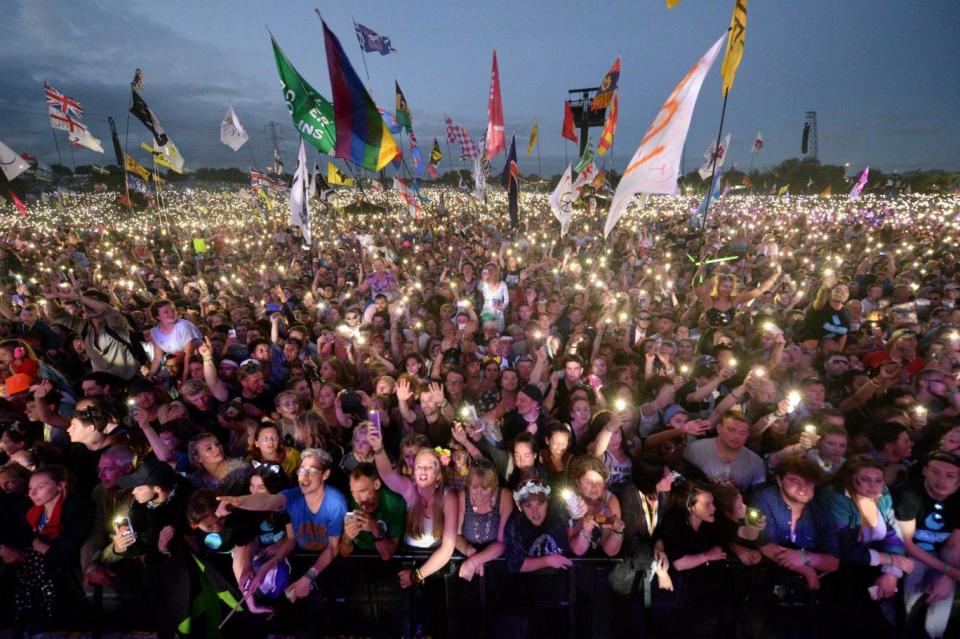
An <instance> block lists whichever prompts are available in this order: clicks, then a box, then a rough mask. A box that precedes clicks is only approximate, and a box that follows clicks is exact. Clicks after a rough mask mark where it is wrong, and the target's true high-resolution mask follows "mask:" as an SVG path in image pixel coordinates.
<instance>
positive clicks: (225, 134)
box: [220, 106, 250, 151]
mask: <svg viewBox="0 0 960 639" xmlns="http://www.w3.org/2000/svg"><path fill="white" fill-rule="evenodd" d="M249 139H250V136H248V135H247V132H246V131H245V130H244V128H243V125H242V124H240V118H238V117H237V114H236V112H235V111H234V110H233V107H232V106H228V107H227V114H226V115H225V116H223V122H221V123H220V141H221V142H223V143H224V144H226V145H227V146H229V147H230V148H231V149H233V150H234V151H236V150H237V149H239V148H240V147H241V146H243V145H244V144H246V143H247V140H249Z"/></svg>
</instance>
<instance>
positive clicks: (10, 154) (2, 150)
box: [0, 142, 30, 180]
mask: <svg viewBox="0 0 960 639" xmlns="http://www.w3.org/2000/svg"><path fill="white" fill-rule="evenodd" d="M29 168H30V163H29V162H27V161H26V160H24V159H23V158H22V157H20V156H19V155H17V154H16V153H14V151H13V149H11V148H10V147H9V146H7V145H6V144H4V143H3V142H0V169H3V174H4V175H5V176H6V177H7V179H8V180H13V179H15V178H16V177H17V176H18V175H20V174H21V173H23V172H24V171H26V170H27V169H29Z"/></svg>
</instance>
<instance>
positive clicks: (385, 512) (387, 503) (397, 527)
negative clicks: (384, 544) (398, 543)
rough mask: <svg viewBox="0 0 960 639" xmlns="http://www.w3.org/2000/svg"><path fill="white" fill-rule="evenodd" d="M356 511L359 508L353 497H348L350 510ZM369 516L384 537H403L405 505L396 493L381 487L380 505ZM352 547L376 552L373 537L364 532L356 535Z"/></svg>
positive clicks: (405, 515) (405, 514)
mask: <svg viewBox="0 0 960 639" xmlns="http://www.w3.org/2000/svg"><path fill="white" fill-rule="evenodd" d="M358 509H359V506H358V505H357V502H356V501H354V499H353V497H350V510H351V511H353V510H358ZM371 516H372V517H373V518H374V519H375V520H376V521H377V525H379V526H380V531H381V532H382V533H383V534H384V535H385V536H387V537H389V538H390V539H398V538H400V537H403V530H404V527H405V526H406V517H407V505H406V504H405V503H404V501H403V497H401V496H400V495H398V494H397V493H395V492H393V491H392V490H390V489H389V488H387V487H385V486H384V487H381V488H380V504H379V505H377V509H376V510H375V511H373V514H372V515H371ZM353 545H354V547H355V548H356V549H357V550H370V551H374V550H376V542H375V541H374V540H373V535H372V534H370V533H369V532H368V531H366V530H364V531H362V532H361V533H360V534H359V535H357V538H356V539H355V540H354V542H353Z"/></svg>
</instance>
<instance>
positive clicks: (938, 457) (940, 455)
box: [927, 450, 960, 468]
mask: <svg viewBox="0 0 960 639" xmlns="http://www.w3.org/2000/svg"><path fill="white" fill-rule="evenodd" d="M932 461H940V462H946V463H947V464H953V465H954V466H956V467H957V468H960V457H957V456H956V455H954V454H953V453H948V452H946V451H943V450H938V451H936V452H935V453H931V454H930V456H929V457H927V462H932Z"/></svg>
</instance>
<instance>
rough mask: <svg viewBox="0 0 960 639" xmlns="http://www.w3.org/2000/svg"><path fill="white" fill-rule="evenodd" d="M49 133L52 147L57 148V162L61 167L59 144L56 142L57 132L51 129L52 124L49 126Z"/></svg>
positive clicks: (61, 158)
mask: <svg viewBox="0 0 960 639" xmlns="http://www.w3.org/2000/svg"><path fill="white" fill-rule="evenodd" d="M50 133H51V134H53V145H54V146H55V147H57V161H58V162H59V163H60V165H61V166H63V156H62V155H60V143H59V142H57V130H56V129H55V128H53V123H51V124H50Z"/></svg>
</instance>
